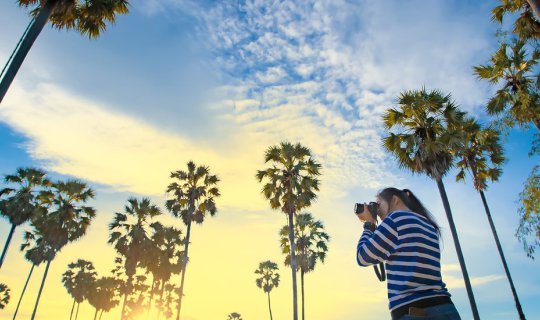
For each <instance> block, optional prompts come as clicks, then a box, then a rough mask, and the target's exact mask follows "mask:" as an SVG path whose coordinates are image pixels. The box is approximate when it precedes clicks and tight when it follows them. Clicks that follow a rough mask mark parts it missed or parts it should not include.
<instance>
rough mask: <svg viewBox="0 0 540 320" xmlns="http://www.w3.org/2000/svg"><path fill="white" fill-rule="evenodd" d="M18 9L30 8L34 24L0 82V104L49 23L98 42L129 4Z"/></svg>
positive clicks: (27, 1)
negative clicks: (35, 42)
mask: <svg viewBox="0 0 540 320" xmlns="http://www.w3.org/2000/svg"><path fill="white" fill-rule="evenodd" d="M17 3H18V4H19V6H21V7H26V8H29V7H31V8H32V11H31V13H32V16H33V17H34V18H33V20H32V21H31V22H30V25H29V26H28V29H27V30H26V31H25V32H24V33H23V35H22V37H21V40H20V42H19V43H18V44H17V46H16V48H15V50H14V52H13V54H12V56H11V57H10V59H9V61H8V66H7V69H6V72H5V74H4V77H2V78H1V81H0V103H1V102H2V100H3V99H4V96H5V95H6V92H7V91H8V89H9V86H10V85H11V83H12V82H13V79H14V78H15V76H16V75H17V72H18V71H19V68H20V67H21V65H22V63H23V61H24V59H25V58H26V55H27V54H28V51H30V48H31V47H32V45H33V44H34V41H36V39H37V37H38V36H39V34H40V33H41V30H43V27H44V26H45V25H46V24H47V22H50V23H51V25H52V26H54V27H55V28H57V29H73V30H77V32H79V33H81V34H82V35H87V36H88V37H90V38H97V37H99V36H100V35H101V33H102V32H104V31H105V29H106V28H107V22H109V23H114V22H115V20H116V15H118V14H125V13H127V12H128V6H129V2H128V0H93V1H82V0H17Z"/></svg>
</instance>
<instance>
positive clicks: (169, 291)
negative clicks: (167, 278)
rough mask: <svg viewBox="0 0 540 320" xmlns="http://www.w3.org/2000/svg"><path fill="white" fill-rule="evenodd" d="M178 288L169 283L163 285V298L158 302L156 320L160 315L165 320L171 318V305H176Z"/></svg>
mask: <svg viewBox="0 0 540 320" xmlns="http://www.w3.org/2000/svg"><path fill="white" fill-rule="evenodd" d="M179 292H180V288H179V287H176V286H175V285H173V284H171V283H165V298H163V299H161V300H160V303H159V310H160V312H159V313H158V317H157V319H158V320H159V317H160V315H161V314H163V315H164V316H165V318H166V319H170V318H171V317H172V316H173V309H172V307H173V305H174V304H178V299H179V298H178V293H179Z"/></svg>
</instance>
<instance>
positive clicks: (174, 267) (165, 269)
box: [145, 227, 184, 317]
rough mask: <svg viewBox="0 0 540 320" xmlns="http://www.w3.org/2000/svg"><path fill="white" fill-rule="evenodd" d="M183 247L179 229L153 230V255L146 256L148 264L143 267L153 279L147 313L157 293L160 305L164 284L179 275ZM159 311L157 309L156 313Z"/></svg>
mask: <svg viewBox="0 0 540 320" xmlns="http://www.w3.org/2000/svg"><path fill="white" fill-rule="evenodd" d="M183 246H184V238H183V237H182V231H181V230H180V229H177V228H174V227H160V228H156V229H155V230H154V233H153V235H152V247H153V250H152V252H154V254H149V255H148V256H149V257H150V258H149V259H147V262H148V263H147V265H146V266H145V268H146V269H147V270H148V271H149V272H150V273H151V274H152V277H153V281H152V289H151V291H150V294H151V295H150V303H149V308H148V311H150V308H151V307H152V300H153V296H154V294H155V293H159V300H158V303H159V304H160V305H161V304H162V299H163V291H164V287H165V283H167V282H168V281H169V280H170V278H171V276H172V275H173V274H179V273H180V270H181V268H182V257H183V255H184V251H183V250H182V248H183ZM160 288H161V289H160ZM160 311H161V310H160V309H159V308H158V312H160ZM147 317H148V316H147Z"/></svg>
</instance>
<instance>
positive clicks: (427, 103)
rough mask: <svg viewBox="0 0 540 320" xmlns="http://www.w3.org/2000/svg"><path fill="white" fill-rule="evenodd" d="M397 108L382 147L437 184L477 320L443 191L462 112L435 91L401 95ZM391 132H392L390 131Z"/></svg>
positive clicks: (388, 118)
mask: <svg viewBox="0 0 540 320" xmlns="http://www.w3.org/2000/svg"><path fill="white" fill-rule="evenodd" d="M397 104H398V106H397V107H396V108H391V109H388V110H387V111H386V112H385V114H384V116H383V120H384V125H385V127H386V129H387V130H388V131H389V135H388V136H386V137H384V138H383V143H384V147H385V149H386V150H388V151H389V152H390V153H391V154H393V155H394V157H395V158H396V159H397V160H398V163H399V166H400V167H402V168H405V169H408V170H410V171H411V172H412V173H424V174H426V175H427V176H428V177H430V178H431V179H433V180H435V181H436V182H437V187H438V188H439V193H440V194H441V199H442V201H443V205H444V209H445V212H446V217H447V219H448V223H449V225H450V230H451V232H452V238H453V240H454V245H455V247H456V251H457V256H458V260H459V264H460V266H461V271H462V273H463V279H464V281H465V287H466V289H467V294H468V296H469V302H470V304H471V309H472V313H473V316H474V319H479V315H478V309H477V307H476V301H475V299H474V294H473V291H472V287H471V282H470V279H469V273H468V272H467V267H466V265H465V260H464V259H463V253H462V251H461V244H460V243H459V238H458V235H457V231H456V226H455V224H454V218H453V217H452V211H451V209H450V203H449V202H448V197H447V195H446V190H445V189H444V184H443V177H444V175H446V174H447V173H448V171H449V170H450V168H451V167H452V165H453V161H454V156H453V154H452V150H453V149H454V148H455V147H456V146H458V145H459V143H460V141H461V140H460V138H461V136H460V133H459V124H460V123H462V122H463V117H464V113H463V112H461V111H460V110H459V109H458V107H457V106H456V105H455V103H454V101H453V100H452V97H451V95H450V94H448V95H445V94H443V93H442V92H440V91H438V90H432V91H429V92H428V91H427V90H426V89H425V88H423V89H422V90H413V91H405V92H402V93H401V94H400V96H399V98H398V100H397ZM392 129H394V130H395V132H391V131H390V130H392Z"/></svg>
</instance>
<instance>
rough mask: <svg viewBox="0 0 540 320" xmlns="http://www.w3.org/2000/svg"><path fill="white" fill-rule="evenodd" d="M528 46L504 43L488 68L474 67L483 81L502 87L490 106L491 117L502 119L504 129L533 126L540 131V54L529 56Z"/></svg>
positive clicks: (522, 42)
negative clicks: (539, 64) (539, 78)
mask: <svg viewBox="0 0 540 320" xmlns="http://www.w3.org/2000/svg"><path fill="white" fill-rule="evenodd" d="M526 49H527V42H526V41H524V40H519V39H514V40H512V41H511V43H510V44H507V43H502V44H501V45H500V47H499V50H498V51H497V52H495V53H494V54H493V56H492V57H491V62H490V63H488V64H486V65H480V66H476V67H474V70H475V74H476V75H477V77H478V78H479V79H483V80H487V81H489V82H490V83H491V84H498V83H502V87H501V88H500V89H498V90H497V92H496V93H495V95H494V96H493V97H491V98H490V100H489V101H488V103H487V106H486V110H487V112H488V114H490V115H494V116H502V117H503V118H502V121H503V123H502V124H503V126H504V127H513V126H514V125H515V124H517V125H520V126H528V125H529V124H530V123H531V122H532V123H533V124H534V125H535V126H536V128H537V129H538V131H540V93H539V92H538V87H537V80H538V74H537V72H536V70H537V67H536V66H537V64H538V59H539V58H540V51H538V52H536V51H535V52H533V53H531V54H528V52H527V50H526Z"/></svg>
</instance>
